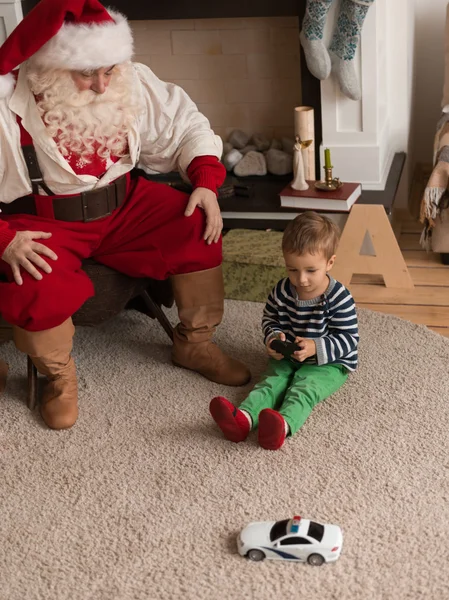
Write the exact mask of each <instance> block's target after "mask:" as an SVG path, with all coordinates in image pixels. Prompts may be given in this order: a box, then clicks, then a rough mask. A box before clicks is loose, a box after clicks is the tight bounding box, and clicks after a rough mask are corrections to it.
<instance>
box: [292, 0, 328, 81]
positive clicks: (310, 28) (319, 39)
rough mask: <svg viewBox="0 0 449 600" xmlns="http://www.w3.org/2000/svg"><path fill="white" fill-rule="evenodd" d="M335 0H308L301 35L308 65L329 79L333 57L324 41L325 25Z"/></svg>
mask: <svg viewBox="0 0 449 600" xmlns="http://www.w3.org/2000/svg"><path fill="white" fill-rule="evenodd" d="M333 2H334V0H307V6H306V14H305V16H304V20H303V22H302V29H301V33H300V35H299V39H300V40H301V45H302V47H303V49H304V54H305V57H306V62H307V67H308V69H309V71H310V72H311V73H312V75H314V76H315V77H317V78H318V79H327V78H328V77H329V75H330V72H331V59H330V56H329V52H328V51H327V48H326V46H325V45H324V42H323V34H324V26H325V25H326V18H327V14H328V12H329V9H330V7H331V5H332V3H333Z"/></svg>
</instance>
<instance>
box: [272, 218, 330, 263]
mask: <svg viewBox="0 0 449 600" xmlns="http://www.w3.org/2000/svg"><path fill="white" fill-rule="evenodd" d="M339 238H340V229H339V228H338V226H337V225H336V224H335V223H334V222H333V221H331V220H330V219H328V218H327V217H324V216H323V215H320V214H318V213H316V212H313V211H311V210H308V211H306V212H304V213H301V214H300V215H298V216H297V217H296V218H295V219H293V221H290V223H289V224H288V225H287V227H286V229H285V231H284V236H283V238H282V251H283V252H287V253H288V254H298V255H302V254H321V253H322V254H323V255H324V256H325V257H326V259H327V260H329V259H330V258H331V256H333V255H334V254H335V252H336V251H337V246H338V240H339Z"/></svg>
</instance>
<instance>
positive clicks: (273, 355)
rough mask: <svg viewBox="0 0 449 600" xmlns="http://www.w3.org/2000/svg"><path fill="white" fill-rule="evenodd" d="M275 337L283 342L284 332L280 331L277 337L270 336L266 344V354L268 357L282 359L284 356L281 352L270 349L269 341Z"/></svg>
mask: <svg viewBox="0 0 449 600" xmlns="http://www.w3.org/2000/svg"><path fill="white" fill-rule="evenodd" d="M276 339H278V340H281V341H282V342H285V334H284V333H280V334H279V335H278V336H277V337H275V338H271V340H270V341H269V342H268V344H267V345H266V346H267V352H268V356H269V357H270V358H275V359H276V360H282V359H283V358H284V356H283V355H282V354H280V353H279V352H275V351H274V350H272V349H271V342H273V341H274V340H276Z"/></svg>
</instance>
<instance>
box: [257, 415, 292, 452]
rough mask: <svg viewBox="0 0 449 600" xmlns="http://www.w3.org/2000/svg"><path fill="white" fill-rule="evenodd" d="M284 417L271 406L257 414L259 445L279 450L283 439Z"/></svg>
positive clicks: (267, 448) (266, 448)
mask: <svg viewBox="0 0 449 600" xmlns="http://www.w3.org/2000/svg"><path fill="white" fill-rule="evenodd" d="M285 437H286V436H285V420H284V417H283V416H282V415H281V414H280V413H278V412H277V411H275V410H271V408H264V409H263V410H262V411H261V412H260V414H259V445H260V446H262V448H265V450H279V448H280V447H281V446H282V444H283V443H284V441H285Z"/></svg>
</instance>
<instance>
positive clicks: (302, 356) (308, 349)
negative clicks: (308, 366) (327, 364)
mask: <svg viewBox="0 0 449 600" xmlns="http://www.w3.org/2000/svg"><path fill="white" fill-rule="evenodd" d="M295 344H297V345H298V346H299V347H300V350H297V351H296V352H294V353H293V358H295V359H296V360H299V362H304V361H305V360H306V358H309V357H310V356H315V354H316V344H315V341H314V340H311V339H310V338H302V337H297V338H295Z"/></svg>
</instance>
